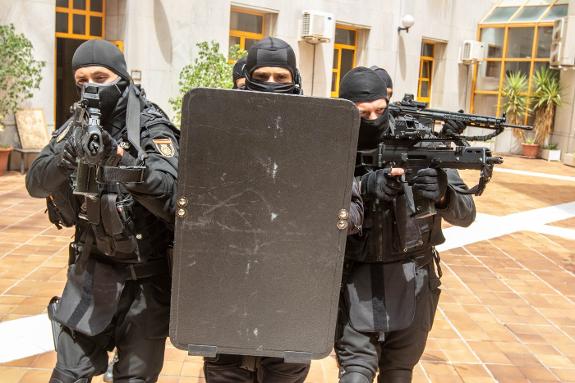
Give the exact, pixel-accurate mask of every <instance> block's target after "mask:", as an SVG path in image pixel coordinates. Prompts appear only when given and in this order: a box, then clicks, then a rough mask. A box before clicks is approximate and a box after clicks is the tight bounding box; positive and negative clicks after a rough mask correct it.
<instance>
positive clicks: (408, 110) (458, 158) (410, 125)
mask: <svg viewBox="0 0 575 383" xmlns="http://www.w3.org/2000/svg"><path fill="white" fill-rule="evenodd" d="M424 108H425V104H423V103H417V102H415V101H414V100H413V96H412V95H406V96H404V99H403V101H401V102H399V103H395V104H391V105H389V111H390V113H391V115H392V116H394V118H395V126H390V127H389V129H387V131H385V132H384V134H383V136H382V137H381V140H380V143H379V144H378V146H377V147H376V148H374V149H372V150H362V151H358V159H357V164H358V166H368V167H372V168H384V167H400V168H404V169H405V175H404V176H402V181H403V182H404V191H405V194H406V197H407V201H408V205H409V206H410V209H411V211H412V214H413V215H414V216H415V217H416V218H425V217H429V216H431V215H433V214H435V213H436V211H435V204H434V203H433V202H432V201H430V200H427V199H424V198H422V197H421V196H419V195H418V194H417V193H414V194H413V195H412V193H411V190H410V189H409V188H407V187H406V184H407V185H412V184H413V181H414V179H415V176H416V175H417V171H418V170H420V169H425V168H428V167H432V168H447V169H474V170H479V171H480V177H479V182H478V184H477V185H476V186H474V187H472V188H470V189H463V188H458V187H456V190H457V191H458V192H460V193H464V194H474V195H477V196H479V195H481V194H482V193H483V191H484V190H485V187H486V185H487V183H488V182H489V180H490V179H491V176H492V174H493V167H494V165H496V164H501V163H503V158H501V157H496V156H493V155H492V154H491V150H489V149H488V148H484V147H472V146H470V145H469V143H468V141H469V140H474V141H486V140H488V139H490V138H492V137H495V136H497V135H498V134H500V133H501V132H503V130H504V129H505V128H516V129H524V130H531V129H532V127H530V126H523V125H512V124H508V123H507V122H506V119H505V117H502V118H496V117H488V116H478V115H473V114H465V113H458V112H456V113H453V112H447V111H441V110H433V109H424ZM449 120H455V121H461V122H463V123H464V124H465V125H466V126H472V127H478V128H484V129H492V130H494V132H493V133H491V134H487V135H483V136H464V135H458V134H453V133H444V132H443V130H442V131H441V132H436V131H435V129H434V125H435V123H436V122H439V121H441V122H446V121H449Z"/></svg>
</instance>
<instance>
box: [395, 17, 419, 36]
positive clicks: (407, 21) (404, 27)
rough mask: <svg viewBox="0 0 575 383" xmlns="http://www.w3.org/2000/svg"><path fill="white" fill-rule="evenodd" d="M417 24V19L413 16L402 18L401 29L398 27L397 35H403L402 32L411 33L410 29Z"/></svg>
mask: <svg viewBox="0 0 575 383" xmlns="http://www.w3.org/2000/svg"><path fill="white" fill-rule="evenodd" d="M413 24H415V19H414V18H413V16H411V15H405V16H403V17H402V18H401V27H397V33H401V31H405V32H406V33H409V28H411V27H412V26H413Z"/></svg>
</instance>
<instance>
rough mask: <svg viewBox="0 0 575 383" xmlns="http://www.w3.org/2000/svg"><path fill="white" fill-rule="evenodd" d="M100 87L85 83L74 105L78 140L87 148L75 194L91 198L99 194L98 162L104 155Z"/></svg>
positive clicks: (78, 174) (79, 171) (74, 126)
mask: <svg viewBox="0 0 575 383" xmlns="http://www.w3.org/2000/svg"><path fill="white" fill-rule="evenodd" d="M98 92H99V88H98V87H96V86H92V85H84V87H83V88H82V97H81V99H80V101H78V102H76V103H74V105H73V106H72V108H71V109H72V113H73V117H72V122H71V123H72V128H73V129H74V130H75V132H74V134H77V136H76V137H77V140H78V141H79V142H80V144H81V145H82V147H83V148H86V149H87V150H85V152H84V155H83V156H82V158H80V159H79V160H78V171H77V175H76V184H75V186H74V194H78V195H84V196H86V197H89V198H96V197H97V196H98V185H97V181H96V171H97V164H98V162H99V160H100V158H101V156H102V153H103V150H104V146H103V144H102V126H101V124H100V115H101V114H100V96H99V94H98Z"/></svg>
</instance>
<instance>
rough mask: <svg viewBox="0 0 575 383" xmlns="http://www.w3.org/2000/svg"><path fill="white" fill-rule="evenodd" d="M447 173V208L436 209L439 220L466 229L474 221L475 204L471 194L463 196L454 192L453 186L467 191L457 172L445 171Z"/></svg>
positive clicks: (452, 170)
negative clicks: (441, 219)
mask: <svg viewBox="0 0 575 383" xmlns="http://www.w3.org/2000/svg"><path fill="white" fill-rule="evenodd" d="M445 172H446V173H447V183H448V186H447V196H446V197H447V206H446V207H445V208H444V209H438V210H437V211H438V213H439V214H440V215H441V218H443V219H445V220H446V221H447V222H449V223H450V224H452V225H456V226H463V227H467V226H469V225H471V224H472V223H473V221H475V215H476V211H475V203H474V202H473V196H472V195H471V194H463V193H460V192H458V191H456V190H455V188H454V186H456V187H458V188H461V189H468V187H467V185H465V182H463V180H462V179H461V177H460V176H459V173H458V172H457V170H454V169H445Z"/></svg>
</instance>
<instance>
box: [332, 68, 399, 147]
mask: <svg viewBox="0 0 575 383" xmlns="http://www.w3.org/2000/svg"><path fill="white" fill-rule="evenodd" d="M339 97H340V98H344V99H346V100H349V101H352V102H354V103H358V102H373V101H376V100H380V99H382V98H383V99H386V100H387V84H386V83H385V81H383V80H382V79H381V78H380V77H379V76H378V75H377V73H375V72H374V71H373V70H371V69H369V68H365V67H357V68H353V69H352V70H350V71H349V72H347V73H346V75H345V76H343V78H342V79H341V82H340V85H339ZM388 117H389V112H388V109H387V108H386V110H385V112H384V113H383V114H382V115H381V116H379V117H378V118H376V119H374V120H368V119H364V118H362V119H361V126H360V129H359V139H358V144H357V147H358V149H360V150H363V149H371V148H374V147H375V146H377V144H378V141H379V138H380V136H381V133H382V131H383V129H384V126H385V125H386V121H387V119H388Z"/></svg>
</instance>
